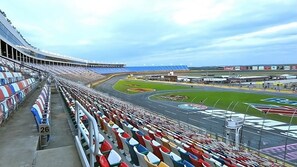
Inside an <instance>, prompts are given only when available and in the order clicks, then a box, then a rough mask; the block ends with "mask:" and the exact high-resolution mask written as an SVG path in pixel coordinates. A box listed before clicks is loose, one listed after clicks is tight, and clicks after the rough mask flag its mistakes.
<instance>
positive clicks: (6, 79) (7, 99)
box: [0, 58, 37, 125]
mask: <svg viewBox="0 0 297 167" xmlns="http://www.w3.org/2000/svg"><path fill="white" fill-rule="evenodd" d="M0 62H4V63H5V65H7V66H12V65H11V62H9V61H8V60H4V59H2V58H0ZM36 85H37V82H36V80H35V79H34V78H28V79H25V77H24V76H23V75H22V73H20V72H10V70H9V68H8V67H6V66H4V65H3V66H2V65H1V66H0V125H1V124H2V123H3V122H4V121H5V120H7V119H8V118H9V116H10V115H11V113H12V112H13V111H14V110H15V109H16V108H17V106H18V105H20V104H21V103H22V102H23V101H24V99H25V97H26V96H27V95H28V94H29V93H30V92H31V90H32V89H34V88H35V87H36Z"/></svg>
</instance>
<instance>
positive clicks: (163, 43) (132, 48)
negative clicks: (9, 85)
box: [0, 0, 297, 66]
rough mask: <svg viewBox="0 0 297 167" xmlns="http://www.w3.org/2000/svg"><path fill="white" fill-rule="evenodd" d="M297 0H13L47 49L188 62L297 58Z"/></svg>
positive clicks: (18, 21)
mask: <svg viewBox="0 0 297 167" xmlns="http://www.w3.org/2000/svg"><path fill="white" fill-rule="evenodd" d="M296 7H297V0H104V1H103V0H25V1H24V0H9V1H0V9H2V10H3V11H4V12H5V13H6V14H7V16H8V18H9V19H10V20H11V21H12V23H13V25H14V26H16V28H17V29H18V30H19V31H20V32H21V34H22V35H23V36H24V37H25V38H26V39H27V41H29V42H30V43H31V44H32V45H33V46H35V47H37V48H40V49H42V50H47V51H50V52H55V53H59V54H63V55H67V56H72V57H77V58H83V59H87V60H95V61H99V62H112V63H125V64H127V65H128V66H135V65H171V64H177V65H179V64H186V65H188V66H209V65H248V64H271V63H278V64H280V63H297V8H296Z"/></svg>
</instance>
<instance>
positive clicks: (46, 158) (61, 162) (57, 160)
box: [33, 145, 82, 167]
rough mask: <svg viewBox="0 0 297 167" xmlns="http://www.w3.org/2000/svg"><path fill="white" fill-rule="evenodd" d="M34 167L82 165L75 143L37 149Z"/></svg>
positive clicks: (73, 166) (74, 166)
mask: <svg viewBox="0 0 297 167" xmlns="http://www.w3.org/2000/svg"><path fill="white" fill-rule="evenodd" d="M33 166H34V167H57V166H63V167H81V166H82V165H81V162H80V159H79V156H78V153H77V150H76V147H75V146H74V145H71V146H64V147H58V148H52V149H45V150H38V151H36V156H35V162H34V163H33Z"/></svg>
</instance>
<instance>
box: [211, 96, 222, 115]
mask: <svg viewBox="0 0 297 167" xmlns="http://www.w3.org/2000/svg"><path fill="white" fill-rule="evenodd" d="M220 100H221V99H219V100H217V101H216V102H215V104H214V105H213V109H214V108H215V107H216V105H217V103H218V102H219V101H220ZM213 109H212V111H211V116H212V114H213Z"/></svg>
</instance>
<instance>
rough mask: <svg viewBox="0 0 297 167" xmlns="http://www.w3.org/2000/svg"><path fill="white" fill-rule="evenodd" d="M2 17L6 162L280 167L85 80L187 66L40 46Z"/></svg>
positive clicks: (0, 144)
mask: <svg viewBox="0 0 297 167" xmlns="http://www.w3.org/2000/svg"><path fill="white" fill-rule="evenodd" d="M0 21H1V24H2V25H3V26H1V27H0V29H1V30H0V43H1V44H0V54H1V59H0V63H1V65H0V81H1V86H0V102H1V106H0V125H1V126H2V127H0V132H1V135H0V166H102V167H108V166H119V167H127V166H141V167H146V166H148V167H151V166H159V167H168V166H170V167H173V166H174V167H175V166H178V167H179V166H186V167H200V166H207V167H208V166H209V167H214V166H227V167H235V166H239V167H242V166H267V167H268V166H276V167H277V166H282V164H280V163H278V162H276V161H275V160H274V159H271V158H270V157H267V156H261V155H259V154H257V153H255V152H251V151H247V150H246V149H245V148H244V147H242V148H239V149H233V145H232V144H230V145H228V144H226V143H225V142H223V141H220V140H218V139H214V138H211V137H210V136H209V134H208V133H205V130H203V129H200V128H199V127H192V128H191V129H189V128H187V127H188V126H190V125H188V124H187V123H180V122H178V121H177V120H174V119H169V118H167V117H164V116H161V115H158V114H156V113H153V112H151V111H148V110H145V109H143V108H141V107H139V106H135V105H134V104H131V103H127V102H125V101H122V100H119V99H117V98H116V97H111V96H108V95H106V94H103V93H101V92H98V91H95V90H94V89H91V88H88V87H87V86H86V84H89V83H92V82H96V81H98V80H101V79H103V78H105V76H106V75H107V74H118V73H143V72H169V71H187V70H188V67H187V66H185V65H179V66H143V67H126V66H125V65H124V64H107V63H94V62H92V63H89V62H88V61H85V60H81V59H77V58H72V57H63V56H60V55H56V54H52V53H47V52H42V51H40V50H38V49H36V48H34V47H32V46H31V45H29V44H28V43H27V42H26V41H25V40H24V39H23V38H22V37H21V36H20V34H19V33H17V31H16V30H15V29H14V28H12V26H11V25H10V24H9V23H8V21H7V19H6V17H4V16H3V15H1V14H0ZM62 99H63V101H64V102H63V101H62ZM61 106H64V107H65V108H63V107H61ZM30 111H31V113H30ZM63 111H66V112H63ZM18 115H19V116H21V117H19V116H18ZM28 115H29V116H30V117H29V116H28ZM59 121H60V122H59ZM61 121H62V122H63V123H67V127H66V126H64V127H62V126H61V127H60V125H61V124H60V123H61ZM68 123H69V124H68ZM36 129H37V130H36ZM22 139H24V140H22ZM68 140H70V141H68ZM63 142H67V144H61V143H63ZM14 145H15V146H14ZM36 147H37V148H36ZM24 150H25V151H24ZM19 157H21V158H19Z"/></svg>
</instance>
